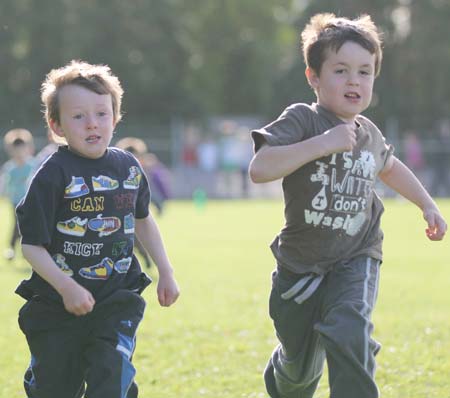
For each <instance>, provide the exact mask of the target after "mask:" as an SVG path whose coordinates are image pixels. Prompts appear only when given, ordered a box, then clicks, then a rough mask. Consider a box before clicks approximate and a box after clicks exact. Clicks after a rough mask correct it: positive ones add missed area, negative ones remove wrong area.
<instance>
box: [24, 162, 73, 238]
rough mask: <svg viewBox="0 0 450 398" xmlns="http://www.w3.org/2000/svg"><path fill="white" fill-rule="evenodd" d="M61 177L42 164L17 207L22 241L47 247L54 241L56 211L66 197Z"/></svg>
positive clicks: (54, 170)
mask: <svg viewBox="0 0 450 398" xmlns="http://www.w3.org/2000/svg"><path fill="white" fill-rule="evenodd" d="M63 190H64V188H63V182H62V176H61V175H60V174H59V173H58V172H57V170H56V169H55V168H53V170H52V168H51V167H45V166H44V167H42V168H41V169H40V170H39V171H38V173H37V174H36V175H35V176H34V178H33V180H32V181H31V184H30V187H29V189H28V192H27V194H26V195H25V197H24V198H23V199H22V201H21V202H20V203H19V204H18V206H17V208H16V213H17V220H18V223H19V229H20V234H21V235H22V243H25V244H29V245H39V246H46V245H49V244H50V242H51V241H52V237H53V233H54V226H55V219H56V212H57V209H58V205H59V204H60V201H61V199H62V196H63Z"/></svg>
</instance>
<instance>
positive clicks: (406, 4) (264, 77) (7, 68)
mask: <svg viewBox="0 0 450 398" xmlns="http://www.w3.org/2000/svg"><path fill="white" fill-rule="evenodd" d="M324 11H327V12H335V13H336V14H338V15H342V16H349V17H356V16H357V15H359V14H361V13H368V14H370V15H372V17H373V19H374V20H375V22H376V23H377V24H378V25H379V26H380V28H381V29H382V31H383V32H384V37H385V40H384V42H385V44H384V55H385V57H384V63H383V67H382V73H381V76H380V77H379V78H378V80H377V82H376V88H375V96H374V101H373V106H372V107H371V109H370V110H369V111H368V112H367V114H368V116H369V117H371V118H373V119H374V120H375V122H376V123H377V124H378V125H380V126H381V127H382V128H384V127H385V126H386V124H389V123H391V122H392V120H394V121H395V123H398V125H399V126H400V129H401V130H404V129H408V128H413V129H416V130H418V131H419V134H422V135H424V134H426V133H427V130H430V129H433V128H434V126H435V121H436V120H437V119H441V118H443V117H448V115H449V114H450V97H449V93H450V79H448V66H449V64H450V44H449V41H448V37H450V27H449V26H450V25H449V24H448V21H449V19H450V2H449V1H448V0H358V1H356V0H315V1H308V0H246V1H241V0H214V1H210V0H164V1H161V0H133V1H123V0H79V1H75V0H57V1H54V0H39V1H34V0H2V1H1V2H0V76H2V84H1V90H0V129H1V130H2V131H5V130H7V129H9V128H11V127H16V126H24V127H35V125H37V124H41V125H42V120H41V116H40V112H39V108H40V101H39V87H40V83H41V81H42V79H43V78H44V76H45V74H46V73H47V72H48V71H49V70H50V69H51V68H54V67H58V66H61V65H63V64H65V63H67V62H68V61H69V60H71V59H73V58H77V59H85V60H88V61H89V62H94V63H106V64H109V65H110V66H111V68H112V69H113V71H114V72H115V73H116V74H118V76H119V77H120V78H121V80H122V83H123V85H124V87H125V89H126V95H125V100H124V109H125V112H126V113H127V118H126V119H128V120H134V121H139V122H140V123H145V122H148V121H158V122H167V121H169V120H171V119H172V118H173V117H183V118H205V117H209V116H211V115H224V114H226V115H248V114H252V115H260V116H262V117H264V118H267V119H270V118H273V117H275V116H277V115H278V114H279V113H280V112H281V110H282V109H284V107H285V106H286V105H288V104H289V103H291V102H299V101H306V102H309V101H312V100H313V95H312V92H311V90H310V89H309V88H308V87H307V84H306V81H305V78H304V75H303V70H304V64H303V60H302V59H301V57H300V53H299V40H298V39H299V33H300V31H301V29H302V28H303V27H304V25H305V23H306V22H307V20H308V19H309V18H310V16H311V15H313V14H314V13H316V12H324Z"/></svg>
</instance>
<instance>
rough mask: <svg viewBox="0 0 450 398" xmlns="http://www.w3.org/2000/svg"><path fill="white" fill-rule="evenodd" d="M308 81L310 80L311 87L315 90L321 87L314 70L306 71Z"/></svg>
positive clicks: (307, 69) (308, 69)
mask: <svg viewBox="0 0 450 398" xmlns="http://www.w3.org/2000/svg"><path fill="white" fill-rule="evenodd" d="M305 75H306V79H307V80H308V83H309V85H310V86H311V87H312V88H313V89H314V90H315V89H317V87H319V76H318V75H317V73H316V72H315V70H314V69H312V68H309V67H308V68H306V69H305Z"/></svg>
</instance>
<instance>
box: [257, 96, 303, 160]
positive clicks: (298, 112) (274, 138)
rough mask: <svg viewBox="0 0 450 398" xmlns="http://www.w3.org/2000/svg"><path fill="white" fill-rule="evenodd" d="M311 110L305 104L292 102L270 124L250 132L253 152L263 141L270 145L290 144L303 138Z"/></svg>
mask: <svg viewBox="0 0 450 398" xmlns="http://www.w3.org/2000/svg"><path fill="white" fill-rule="evenodd" d="M310 114H311V110H310V109H309V108H308V106H307V105H304V104H294V105H291V106H289V107H288V108H286V109H285V110H284V111H283V113H282V114H281V115H280V116H279V117H278V119H276V120H275V121H273V122H271V123H270V124H268V125H266V126H264V127H263V128H261V129H256V130H253V131H252V132H251V134H252V138H253V143H254V146H253V148H254V152H255V153H256V152H257V151H258V150H259V149H260V148H261V146H262V145H263V144H264V143H267V144H268V145H270V146H279V145H290V144H294V143H296V142H300V141H302V140H303V139H305V137H306V135H307V132H308V126H309V125H310V124H311V115H310Z"/></svg>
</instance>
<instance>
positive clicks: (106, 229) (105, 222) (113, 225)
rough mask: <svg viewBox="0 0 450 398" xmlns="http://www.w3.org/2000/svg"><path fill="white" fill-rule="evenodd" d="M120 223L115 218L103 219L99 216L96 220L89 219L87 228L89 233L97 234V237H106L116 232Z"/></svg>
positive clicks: (118, 219)
mask: <svg viewBox="0 0 450 398" xmlns="http://www.w3.org/2000/svg"><path fill="white" fill-rule="evenodd" d="M121 225H122V223H121V221H120V218H117V217H103V216H102V214H99V215H98V216H97V217H96V218H91V219H90V220H89V222H88V227H89V229H90V230H91V231H94V232H98V233H99V234H98V236H99V237H102V236H108V235H111V234H113V233H114V232H116V231H118V230H119V229H120V227H121Z"/></svg>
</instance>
